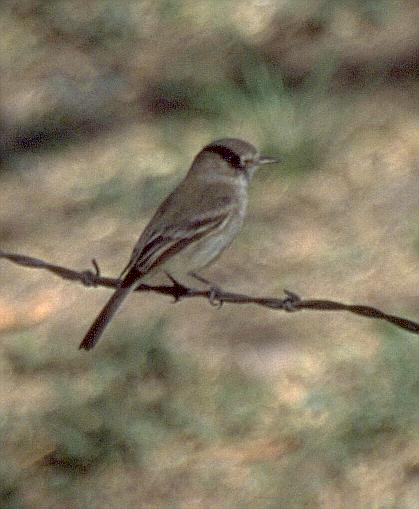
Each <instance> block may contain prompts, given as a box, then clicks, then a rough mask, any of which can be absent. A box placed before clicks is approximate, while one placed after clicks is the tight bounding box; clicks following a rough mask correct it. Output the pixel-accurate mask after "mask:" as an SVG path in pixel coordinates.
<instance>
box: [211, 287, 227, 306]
mask: <svg viewBox="0 0 419 509" xmlns="http://www.w3.org/2000/svg"><path fill="white" fill-rule="evenodd" d="M222 295H223V292H222V291H221V290H220V288H218V287H217V286H211V288H210V289H209V296H208V300H209V303H210V304H211V306H214V307H217V308H220V307H221V306H222V305H223V304H224V301H223V297H222Z"/></svg>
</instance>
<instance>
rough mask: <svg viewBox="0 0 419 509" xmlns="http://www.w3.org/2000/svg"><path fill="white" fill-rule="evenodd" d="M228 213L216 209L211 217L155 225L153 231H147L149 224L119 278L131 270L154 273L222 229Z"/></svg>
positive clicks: (225, 210) (209, 214) (228, 211)
mask: <svg viewBox="0 0 419 509" xmlns="http://www.w3.org/2000/svg"><path fill="white" fill-rule="evenodd" d="M230 212H231V210H229V209H224V210H219V209H217V210H215V211H213V213H212V214H211V213H207V214H206V216H205V217H202V218H200V219H191V220H190V221H183V222H178V223H175V224H169V225H163V224H162V223H161V222H158V223H159V224H157V225H156V228H155V229H152V228H150V227H152V226H153V223H154V222H153V221H151V223H150V225H149V227H147V228H146V230H144V232H143V235H141V237H140V239H139V241H138V243H137V245H136V246H135V248H134V251H133V253H132V256H131V259H130V261H129V263H128V264H127V266H126V267H125V269H124V270H123V271H122V273H121V276H120V277H123V276H124V275H125V274H127V273H128V272H129V270H130V269H131V268H134V267H135V270H136V271H138V272H140V273H143V274H145V273H147V272H148V271H149V270H150V269H154V268H155V267H157V266H159V265H160V264H161V263H163V262H164V261H165V260H167V259H168V258H170V257H172V256H173V255H175V254H176V253H178V252H179V251H181V250H182V249H184V248H185V247H186V246H188V245H189V244H191V243H192V242H196V241H197V240H199V239H201V238H202V237H204V236H206V235H208V234H209V233H211V232H212V231H213V230H215V229H216V228H218V227H219V226H221V224H222V223H223V222H224V221H225V220H227V218H228V217H229V216H230Z"/></svg>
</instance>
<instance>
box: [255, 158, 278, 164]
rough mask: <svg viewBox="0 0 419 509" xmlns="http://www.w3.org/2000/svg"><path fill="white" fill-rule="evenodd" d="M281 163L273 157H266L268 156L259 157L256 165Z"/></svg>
mask: <svg viewBox="0 0 419 509" xmlns="http://www.w3.org/2000/svg"><path fill="white" fill-rule="evenodd" d="M280 162H281V161H280V160H279V159H278V158H275V157H268V156H260V157H259V161H258V164H260V165H262V164H275V163H280Z"/></svg>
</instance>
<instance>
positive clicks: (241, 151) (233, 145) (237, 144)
mask: <svg viewBox="0 0 419 509" xmlns="http://www.w3.org/2000/svg"><path fill="white" fill-rule="evenodd" d="M202 152H210V153H213V154H218V155H219V156H220V157H221V158H222V159H224V161H227V162H228V163H229V164H230V166H232V167H233V168H236V169H244V168H245V167H246V163H247V162H254V161H255V159H256V158H257V155H258V152H257V150H256V148H255V147H254V146H253V145H251V144H250V143H247V142H246V141H243V140H239V139H238V138H222V139H220V140H215V141H213V142H212V143H209V144H208V145H206V146H205V147H204V148H203V149H202Z"/></svg>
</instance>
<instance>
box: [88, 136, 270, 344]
mask: <svg viewBox="0 0 419 509" xmlns="http://www.w3.org/2000/svg"><path fill="white" fill-rule="evenodd" d="M278 162H279V160H278V159H276V158H273V157H267V156H261V155H260V154H259V152H258V150H257V149H256V148H255V147H254V146H253V145H252V144H250V143H248V142H247V141H243V140H241V139H238V138H222V139H219V140H215V141H212V142H211V143H209V144H207V145H205V146H204V147H203V148H202V150H201V151H200V152H199V153H198V155H197V156H196V157H195V159H194V160H193V162H192V165H191V167H190V169H189V171H188V172H187V174H186V176H185V177H184V179H183V180H182V181H181V182H180V183H179V184H178V186H177V187H176V188H175V189H174V191H172V193H171V194H169V195H168V196H167V197H166V199H165V200H163V202H162V203H161V204H160V206H159V208H158V209H157V211H156V212H155V214H154V216H153V217H152V219H151V220H150V222H149V223H148V225H147V226H146V227H145V229H144V230H143V232H142V234H141V235H140V238H139V240H138V242H137V244H136V245H135V247H134V249H133V252H132V255H131V258H130V260H129V262H128V264H127V265H126V266H125V268H124V270H123V271H122V273H121V275H120V278H119V279H120V284H119V286H118V287H117V289H116V290H115V292H114V293H113V295H112V296H111V298H110V299H109V300H108V302H107V303H106V305H105V306H104V308H103V309H102V311H101V312H100V313H99V315H98V316H97V318H96V319H95V321H94V322H93V324H92V325H91V326H90V328H89V330H88V331H87V333H86V335H85V336H84V338H83V340H82V342H81V343H80V347H79V348H80V349H84V350H90V349H92V348H93V347H94V346H95V345H96V344H97V342H98V341H99V339H100V337H101V336H102V334H103V332H104V330H105V328H106V326H107V325H108V323H109V322H110V320H111V319H112V318H113V316H114V315H115V313H116V312H117V310H118V308H119V307H120V305H121V304H122V302H123V301H124V300H125V299H126V297H127V296H128V295H129V294H130V293H131V292H133V291H134V290H135V289H136V288H137V287H138V286H140V285H141V284H151V282H152V281H153V279H155V278H156V277H161V276H162V275H165V276H167V277H168V278H169V279H171V280H172V281H174V280H176V281H179V282H181V283H182V282H184V281H185V278H187V279H188V281H189V280H190V278H194V279H195V280H199V281H201V282H205V283H208V284H210V283H209V282H208V281H207V280H205V279H204V278H202V277H200V276H199V274H198V271H200V270H201V269H203V268H205V267H207V266H208V265H210V264H211V263H213V262H214V261H215V260H216V259H217V258H218V257H219V255H220V254H221V253H222V252H223V251H224V250H225V249H226V248H227V247H228V246H229V245H230V244H231V243H232V241H233V240H234V238H235V237H236V235H237V234H238V233H239V231H240V229H241V226H242V224H243V220H244V217H245V213H246V208H247V202H248V187H249V183H250V181H251V179H252V177H253V175H254V173H255V171H256V170H257V168H258V167H259V166H264V165H267V164H274V163H278Z"/></svg>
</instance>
